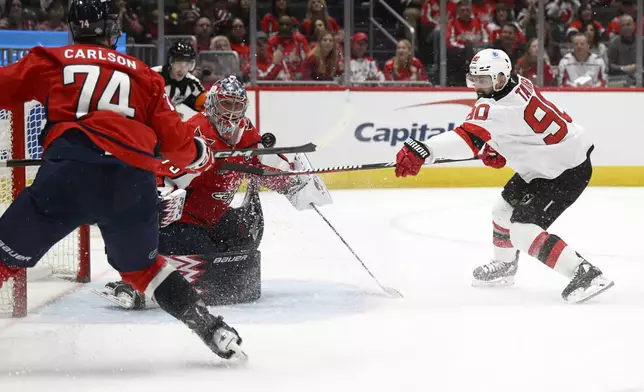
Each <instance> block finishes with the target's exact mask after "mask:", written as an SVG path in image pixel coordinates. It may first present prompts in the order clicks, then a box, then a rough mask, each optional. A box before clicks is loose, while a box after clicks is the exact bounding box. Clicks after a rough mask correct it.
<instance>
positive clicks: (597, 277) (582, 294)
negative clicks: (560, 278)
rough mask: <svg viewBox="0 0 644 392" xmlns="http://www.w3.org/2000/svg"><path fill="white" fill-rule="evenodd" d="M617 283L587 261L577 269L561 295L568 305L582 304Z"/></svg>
mask: <svg viewBox="0 0 644 392" xmlns="http://www.w3.org/2000/svg"><path fill="white" fill-rule="evenodd" d="M614 284H615V283H614V282H613V281H612V280H608V279H606V278H605V277H604V275H603V274H602V272H601V271H600V270H599V268H597V267H595V266H593V265H592V264H590V263H589V262H587V261H586V260H584V261H582V262H581V264H579V265H578V266H577V268H576V269H575V274H574V275H573V277H572V279H571V280H570V283H569V284H568V286H566V288H565V289H564V290H563V292H562V293H561V297H562V298H563V299H564V301H566V302H568V303H582V302H585V301H588V300H589V299H591V298H592V297H594V296H596V295H599V294H601V293H602V292H604V291H606V290H608V289H609V288H611V287H613V285H614Z"/></svg>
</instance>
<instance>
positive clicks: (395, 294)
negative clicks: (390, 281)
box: [382, 286, 404, 298]
mask: <svg viewBox="0 0 644 392" xmlns="http://www.w3.org/2000/svg"><path fill="white" fill-rule="evenodd" d="M382 289H383V290H384V291H385V293H387V294H389V295H390V296H392V297H394V298H404V297H403V295H402V293H401V292H400V291H398V290H396V289H394V288H393V287H384V286H383V288H382Z"/></svg>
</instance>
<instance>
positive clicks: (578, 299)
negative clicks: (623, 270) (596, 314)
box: [565, 280, 615, 304]
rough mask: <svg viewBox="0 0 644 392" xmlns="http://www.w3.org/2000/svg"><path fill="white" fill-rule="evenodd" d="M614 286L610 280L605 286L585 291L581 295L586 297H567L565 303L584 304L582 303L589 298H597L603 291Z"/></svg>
mask: <svg viewBox="0 0 644 392" xmlns="http://www.w3.org/2000/svg"><path fill="white" fill-rule="evenodd" d="M614 285H615V282H613V281H612V280H611V281H610V282H609V283H607V284H605V285H603V286H595V287H594V288H596V290H586V291H585V292H584V293H583V294H587V295H585V296H583V297H576V298H575V297H573V298H572V299H571V296H569V297H568V299H565V301H566V302H568V303H569V304H581V303H584V302H586V301H588V300H589V299H591V298H594V297H596V296H598V295H599V294H601V293H603V292H604V291H606V290H608V289H610V288H611V287H613V286H614Z"/></svg>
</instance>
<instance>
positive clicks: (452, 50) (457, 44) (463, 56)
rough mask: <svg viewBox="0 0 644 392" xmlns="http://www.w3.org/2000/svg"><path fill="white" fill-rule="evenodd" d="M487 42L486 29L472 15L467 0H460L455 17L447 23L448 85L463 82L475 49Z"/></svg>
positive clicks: (459, 84)
mask: <svg viewBox="0 0 644 392" xmlns="http://www.w3.org/2000/svg"><path fill="white" fill-rule="evenodd" d="M487 43H488V35H487V31H486V30H485V28H483V26H482V25H481V22H480V21H479V20H478V19H476V18H475V17H473V16H472V5H471V3H470V1H469V0H461V2H460V3H459V4H458V9H457V11H456V18H454V19H453V20H451V21H450V22H449V23H448V24H447V83H448V85H450V86H462V85H464V84H465V74H466V73H467V70H468V68H469V61H470V60H471V59H472V57H474V53H475V51H477V50H478V48H482V47H483V46H484V45H486V44H487Z"/></svg>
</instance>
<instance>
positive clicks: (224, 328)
mask: <svg viewBox="0 0 644 392" xmlns="http://www.w3.org/2000/svg"><path fill="white" fill-rule="evenodd" d="M183 319H184V322H185V323H186V325H187V326H188V327H190V329H192V330H193V331H194V332H195V333H196V334H197V335H199V337H200V338H201V340H203V342H204V343H205V344H206V346H208V348H210V350H212V352H214V353H215V354H217V355H219V356H220V357H222V358H224V359H238V360H246V359H247V358H248V356H247V355H246V353H244V351H242V349H241V347H240V346H241V344H242V339H241V338H240V337H239V334H238V333H237V331H236V330H235V329H234V328H232V327H231V326H229V325H228V324H226V323H225V322H224V319H223V317H221V316H213V315H212V314H210V312H208V309H207V308H206V307H205V305H204V304H203V303H201V301H200V303H198V304H197V305H196V306H195V307H193V308H191V309H190V310H189V311H188V312H187V313H186V314H185V315H184V316H183Z"/></svg>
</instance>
